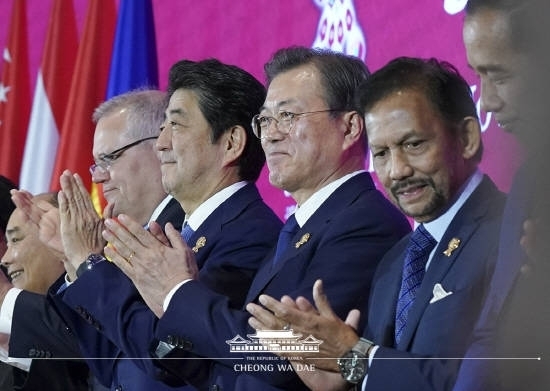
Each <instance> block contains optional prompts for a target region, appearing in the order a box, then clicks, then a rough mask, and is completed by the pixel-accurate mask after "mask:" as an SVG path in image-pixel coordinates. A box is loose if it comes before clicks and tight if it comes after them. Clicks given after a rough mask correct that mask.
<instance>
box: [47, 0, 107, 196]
mask: <svg viewBox="0 0 550 391" xmlns="http://www.w3.org/2000/svg"><path fill="white" fill-rule="evenodd" d="M115 25H116V8H115V4H114V1H113V0H90V2H89V5H88V10H87V12H86V22H85V25H84V33H83V35H82V39H81V41H80V46H79V48H78V54H77V59H76V67H75V71H74V73H73V78H72V82H71V91H70V93H69V103H68V106H67V111H66V113H65V117H64V119H63V126H62V128H61V138H60V140H59V147H58V152H57V157H56V162H55V167H54V171H53V176H52V184H51V187H52V188H53V189H59V176H60V175H61V173H62V172H63V170H65V169H69V170H71V171H72V172H77V173H79V174H80V176H81V177H82V178H83V180H84V181H85V183H86V184H87V185H88V189H90V185H91V176H90V173H89V171H88V168H89V166H90V164H91V162H92V144H93V134H94V123H93V122H92V113H93V111H94V109H95V108H96V107H97V106H98V105H99V104H100V103H101V102H103V101H104V100H105V94H106V90H107V80H108V75H109V64H110V61H111V52H112V49H113V38H114V33H115Z"/></svg>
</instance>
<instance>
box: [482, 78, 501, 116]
mask: <svg viewBox="0 0 550 391" xmlns="http://www.w3.org/2000/svg"><path fill="white" fill-rule="evenodd" d="M502 106H503V101H502V99H501V98H500V96H499V95H498V92H497V88H496V86H495V83H493V82H492V81H490V80H488V79H487V77H482V78H481V110H483V111H485V112H486V113H489V112H491V113H497V112H499V111H500V110H501V109H502Z"/></svg>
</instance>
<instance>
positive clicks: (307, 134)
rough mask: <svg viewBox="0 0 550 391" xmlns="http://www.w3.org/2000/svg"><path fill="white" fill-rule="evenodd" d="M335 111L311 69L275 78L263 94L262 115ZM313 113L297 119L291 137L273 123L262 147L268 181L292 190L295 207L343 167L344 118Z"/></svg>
mask: <svg viewBox="0 0 550 391" xmlns="http://www.w3.org/2000/svg"><path fill="white" fill-rule="evenodd" d="M327 109H334V108H333V107H328V106H327V103H326V101H325V98H324V96H323V90H322V87H321V81H320V75H319V72H318V70H317V69H316V68H315V67H314V66H313V65H302V66H299V67H297V68H295V69H291V70H289V71H286V72H284V73H281V74H279V75H278V76H276V77H275V78H274V79H273V80H272V81H271V83H270V85H269V88H268V90H267V97H266V100H265V103H264V105H263V108H262V110H261V112H260V115H263V116H271V117H278V116H279V114H280V113H281V112H291V113H303V112H310V111H319V110H327ZM332 115H333V114H331V113H327V112H324V113H315V114H307V115H303V116H298V117H295V118H294V120H293V125H292V129H291V130H290V133H288V134H285V133H284V132H281V131H279V130H278V129H277V127H276V126H275V125H274V124H272V125H270V126H269V129H268V130H267V132H265V137H263V138H262V147H263V149H264V151H265V155H266V162H267V166H268V168H269V181H270V182H271V184H272V185H273V186H275V187H278V188H280V189H284V190H286V191H288V192H290V193H291V194H292V196H293V198H294V199H295V201H296V202H297V203H298V204H301V203H303V202H304V201H305V200H307V199H308V198H309V197H310V196H311V195H312V194H313V193H314V192H315V191H317V190H319V189H320V188H321V187H323V186H324V185H326V184H327V183H330V182H331V181H332V180H334V179H335V177H336V178H337V177H338V170H339V169H340V168H341V166H343V160H344V154H345V151H344V147H343V145H344V136H345V132H346V128H345V124H344V122H343V120H342V119H341V117H342V115H341V114H338V115H337V117H335V118H334V117H332Z"/></svg>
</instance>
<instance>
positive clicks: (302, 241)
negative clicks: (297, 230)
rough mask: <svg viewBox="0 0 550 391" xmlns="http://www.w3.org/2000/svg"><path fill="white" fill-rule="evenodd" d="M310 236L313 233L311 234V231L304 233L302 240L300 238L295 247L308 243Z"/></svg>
mask: <svg viewBox="0 0 550 391" xmlns="http://www.w3.org/2000/svg"><path fill="white" fill-rule="evenodd" d="M310 237H311V234H310V233H309V232H308V233H305V234H303V235H302V237H301V238H300V240H298V241H297V242H296V244H295V245H294V247H296V248H300V246H301V245H302V244H305V243H307V241H308V240H309V238H310Z"/></svg>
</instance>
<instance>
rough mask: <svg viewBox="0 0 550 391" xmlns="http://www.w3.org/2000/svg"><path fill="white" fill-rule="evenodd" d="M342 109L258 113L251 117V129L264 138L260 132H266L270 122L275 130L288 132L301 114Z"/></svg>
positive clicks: (260, 137)
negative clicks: (274, 115) (270, 113)
mask: <svg viewBox="0 0 550 391" xmlns="http://www.w3.org/2000/svg"><path fill="white" fill-rule="evenodd" d="M337 111H342V110H340V109H328V110H317V111H305V112H303V113H291V112H290V111H280V112H279V113H278V114H277V116H276V117H272V116H269V115H260V114H256V115H255V116H254V117H253V118H252V130H253V131H254V135H255V136H256V137H258V138H259V139H262V138H264V137H265V136H263V135H262V134H263V133H265V132H267V129H269V127H270V126H271V124H273V123H275V126H276V127H277V130H278V131H279V132H281V133H283V134H289V133H290V131H291V130H292V126H293V125H294V122H295V121H294V120H295V119H298V118H300V117H301V116H303V115H308V114H318V113H332V112H337Z"/></svg>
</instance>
